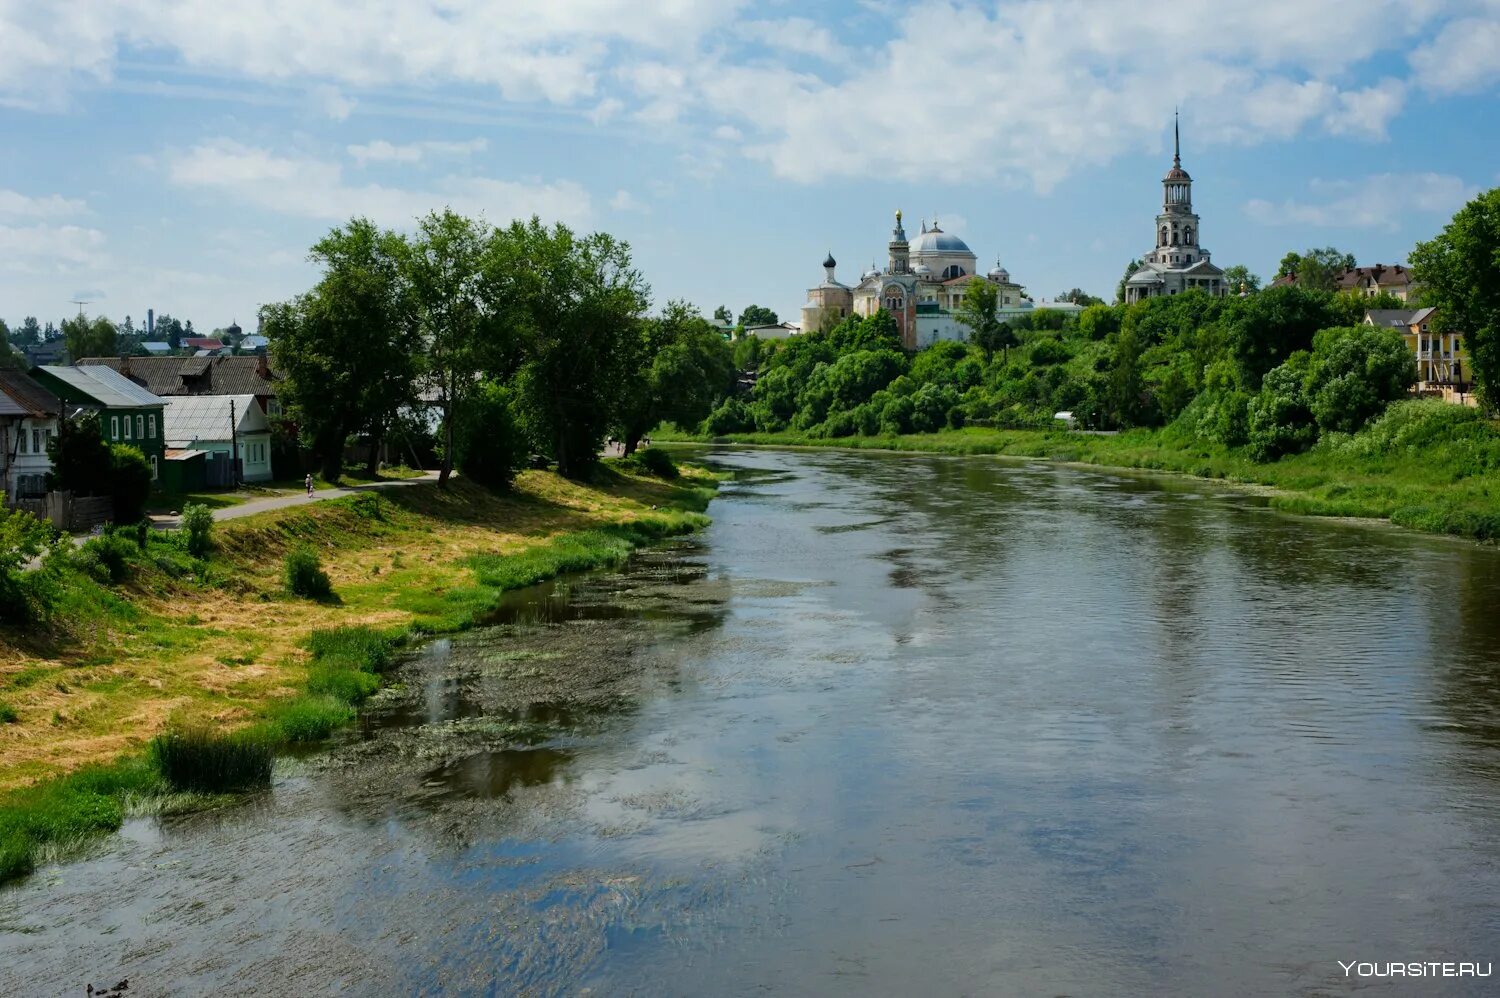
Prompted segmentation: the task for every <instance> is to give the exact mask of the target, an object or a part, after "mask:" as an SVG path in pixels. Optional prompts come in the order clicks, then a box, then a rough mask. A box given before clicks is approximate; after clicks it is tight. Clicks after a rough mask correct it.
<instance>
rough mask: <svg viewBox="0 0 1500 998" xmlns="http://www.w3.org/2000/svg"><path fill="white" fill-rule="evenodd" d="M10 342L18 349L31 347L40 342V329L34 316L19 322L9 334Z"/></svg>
mask: <svg viewBox="0 0 1500 998" xmlns="http://www.w3.org/2000/svg"><path fill="white" fill-rule="evenodd" d="M10 341H11V342H12V343H14V344H15V345H16V346H18V347H28V346H33V345H35V344H37V343H40V342H42V327H41V325H40V324H39V323H38V322H37V321H36V316H34V315H28V316H27V317H26V318H24V319H22V320H21V324H20V325H19V326H18V327H16V329H15V330H14V331H13V332H12V333H11V334H10Z"/></svg>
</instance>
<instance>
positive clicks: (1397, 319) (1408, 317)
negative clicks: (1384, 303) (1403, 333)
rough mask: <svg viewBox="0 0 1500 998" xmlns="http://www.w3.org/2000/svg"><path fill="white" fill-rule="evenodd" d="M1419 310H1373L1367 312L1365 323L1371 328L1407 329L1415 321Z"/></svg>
mask: <svg viewBox="0 0 1500 998" xmlns="http://www.w3.org/2000/svg"><path fill="white" fill-rule="evenodd" d="M1421 311H1422V309H1419V308H1372V309H1367V310H1366V311H1365V322H1366V324H1368V325H1371V326H1391V327H1395V328H1397V329H1405V328H1406V327H1407V326H1410V325H1411V324H1412V322H1413V321H1414V320H1415V318H1416V316H1417V313H1418V312H1421Z"/></svg>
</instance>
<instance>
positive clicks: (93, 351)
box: [62, 314, 119, 361]
mask: <svg viewBox="0 0 1500 998" xmlns="http://www.w3.org/2000/svg"><path fill="white" fill-rule="evenodd" d="M62 330H63V341H64V343H65V344H66V345H67V348H68V356H69V357H71V358H72V359H73V360H75V361H76V360H79V359H81V358H83V357H113V356H114V354H115V346H116V343H117V337H118V335H119V334H118V331H117V330H116V329H115V324H114V323H113V322H110V321H109V320H108V319H106V318H105V317H104V316H102V315H99V316H95V317H94V318H92V319H87V318H84V316H83V315H81V314H80V315H78V316H76V317H74V318H72V319H64V320H63V324H62Z"/></svg>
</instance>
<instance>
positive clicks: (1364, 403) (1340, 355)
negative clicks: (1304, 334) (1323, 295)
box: [1307, 326, 1417, 433]
mask: <svg viewBox="0 0 1500 998" xmlns="http://www.w3.org/2000/svg"><path fill="white" fill-rule="evenodd" d="M1416 382H1417V362H1416V358H1414V357H1413V356H1412V352H1411V350H1410V349H1409V348H1408V347H1407V345H1406V341H1405V340H1403V339H1402V338H1401V334H1400V333H1398V332H1397V331H1396V330H1394V329H1377V328H1376V327H1374V326H1354V327H1352V328H1335V329H1324V330H1320V331H1319V332H1318V334H1317V335H1316V336H1315V337H1314V339H1313V362H1312V370H1311V371H1310V372H1309V373H1308V377H1307V394H1308V397H1309V399H1310V400H1311V405H1312V412H1313V416H1314V417H1316V418H1317V421H1318V427H1319V428H1320V429H1322V430H1323V431H1324V432H1325V433H1326V432H1330V431H1332V432H1337V433H1354V432H1355V431H1357V430H1359V429H1360V428H1361V427H1363V426H1364V425H1365V424H1366V423H1368V422H1369V421H1370V420H1372V419H1374V418H1375V417H1376V416H1378V415H1380V414H1381V413H1382V412H1384V411H1385V407H1386V406H1387V405H1389V404H1390V403H1392V402H1394V401H1396V400H1397V399H1401V398H1405V397H1406V394H1407V392H1408V391H1409V390H1410V389H1411V387H1412V385H1414V384H1416Z"/></svg>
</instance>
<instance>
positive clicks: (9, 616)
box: [0, 507, 65, 624]
mask: <svg viewBox="0 0 1500 998" xmlns="http://www.w3.org/2000/svg"><path fill="white" fill-rule="evenodd" d="M63 543H64V542H61V541H58V540H57V539H56V538H55V537H54V532H53V530H52V527H51V526H50V525H48V524H47V523H45V522H43V521H42V520H39V519H37V518H36V517H34V516H32V515H31V514H30V513H25V512H21V511H19V510H15V511H12V510H7V509H5V508H3V507H0V621H3V622H6V623H12V624H34V623H35V622H36V621H38V620H43V619H46V618H47V617H48V616H49V615H50V613H51V611H52V607H53V604H54V603H55V602H56V599H57V595H58V580H57V568H58V567H59V565H60V564H62V561H63V559H64V558H65V555H64V554H63V550H64V548H63ZM33 561H40V566H39V567H36V568H32V567H31V564H32V562H33Z"/></svg>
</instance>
